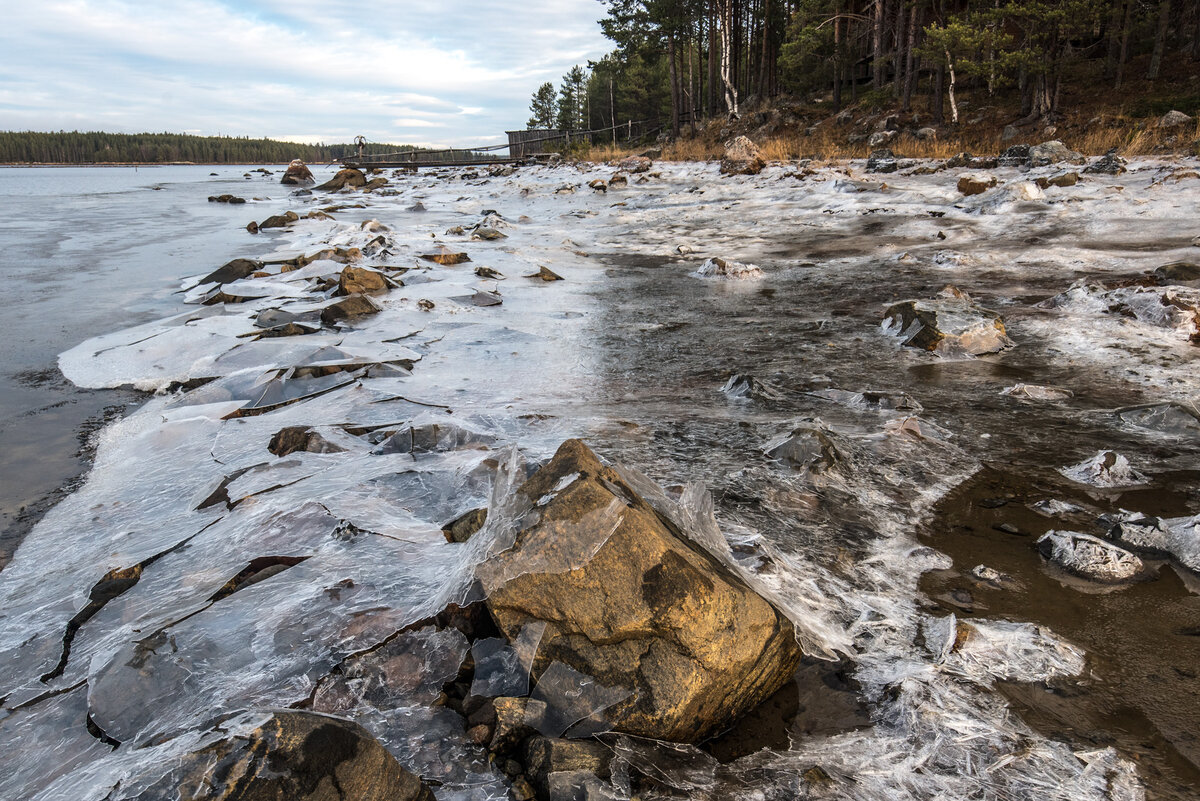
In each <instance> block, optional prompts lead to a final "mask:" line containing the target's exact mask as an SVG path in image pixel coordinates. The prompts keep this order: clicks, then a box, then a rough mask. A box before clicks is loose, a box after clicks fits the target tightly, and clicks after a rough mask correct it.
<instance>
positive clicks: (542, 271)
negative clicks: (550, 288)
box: [525, 265, 563, 281]
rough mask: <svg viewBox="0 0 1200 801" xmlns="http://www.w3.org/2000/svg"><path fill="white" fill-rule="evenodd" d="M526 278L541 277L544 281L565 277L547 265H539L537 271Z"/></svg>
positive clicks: (559, 279)
mask: <svg viewBox="0 0 1200 801" xmlns="http://www.w3.org/2000/svg"><path fill="white" fill-rule="evenodd" d="M525 277H526V278H540V279H541V280H543V281H561V280H563V277H562V276H561V275H559V274H558V273H556V272H554V271H553V270H551V269H550V268H549V267H546V266H545V265H539V266H538V271H537V272H536V273H530V274H529V275H527V276H525Z"/></svg>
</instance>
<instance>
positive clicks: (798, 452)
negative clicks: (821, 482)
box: [763, 425, 841, 473]
mask: <svg viewBox="0 0 1200 801" xmlns="http://www.w3.org/2000/svg"><path fill="white" fill-rule="evenodd" d="M763 452H764V453H765V454H766V455H767V456H769V457H771V458H772V459H777V460H779V461H781V462H783V463H784V464H787V465H789V466H790V467H792V468H794V469H796V470H808V471H811V472H814V473H823V472H825V471H826V470H829V469H830V468H832V467H833V466H834V465H836V464H837V463H838V462H839V461H840V460H841V454H840V453H838V450H837V447H836V446H835V445H834V443H833V439H832V438H831V436H830V434H829V432H828V431H826V430H825V429H824V428H822V427H820V426H818V425H802V426H798V427H796V428H794V429H792V431H791V432H790V433H788V434H785V435H783V436H781V437H778V438H776V439H774V440H772V441H771V442H769V443H768V444H767V446H766V447H765V448H763Z"/></svg>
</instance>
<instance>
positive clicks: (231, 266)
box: [200, 259, 263, 284]
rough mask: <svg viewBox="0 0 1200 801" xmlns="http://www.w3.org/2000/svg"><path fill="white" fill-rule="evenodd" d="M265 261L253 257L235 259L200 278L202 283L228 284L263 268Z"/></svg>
mask: <svg viewBox="0 0 1200 801" xmlns="http://www.w3.org/2000/svg"><path fill="white" fill-rule="evenodd" d="M262 267H263V263H262V262H261V261H254V260H253V259H234V260H233V261H230V262H226V263H225V264H224V265H222V266H221V267H218V268H217V269H215V270H213V271H212V272H211V273H209V274H208V275H206V276H204V277H203V278H201V279H200V283H202V284H228V283H229V282H230V281H240V280H241V279H243V278H248V277H250V276H251V275H254V273H256V272H258V271H259V270H261V269H262Z"/></svg>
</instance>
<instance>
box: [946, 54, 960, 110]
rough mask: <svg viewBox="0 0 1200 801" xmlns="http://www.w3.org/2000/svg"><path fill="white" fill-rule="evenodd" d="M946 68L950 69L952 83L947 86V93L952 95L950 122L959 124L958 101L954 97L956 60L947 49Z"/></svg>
mask: <svg viewBox="0 0 1200 801" xmlns="http://www.w3.org/2000/svg"><path fill="white" fill-rule="evenodd" d="M945 53H946V69H948V70H949V71H950V85H949V87H947V90H946V94H948V95H949V96H950V122H952V123H954V124H955V125H958V102H957V101H956V100H955V99H954V83H955V81H954V60H953V59H952V58H950V51H949V50H946V51H945Z"/></svg>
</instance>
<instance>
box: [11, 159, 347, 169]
mask: <svg viewBox="0 0 1200 801" xmlns="http://www.w3.org/2000/svg"><path fill="white" fill-rule="evenodd" d="M282 163H283V162H278V161H239V162H236V163H233V162H215V161H214V162H208V161H87V162H79V163H75V162H69V161H60V162H23V161H14V162H2V163H0V168H2V167H254V166H263V167H265V166H267V165H272V166H277V165H280V164H282ZM305 163H306V164H309V165H312V166H326V165H330V164H338V163H340V162H334V161H309V162H305Z"/></svg>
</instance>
